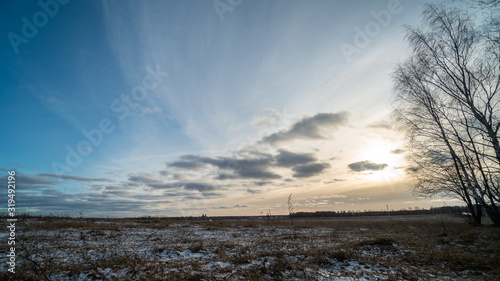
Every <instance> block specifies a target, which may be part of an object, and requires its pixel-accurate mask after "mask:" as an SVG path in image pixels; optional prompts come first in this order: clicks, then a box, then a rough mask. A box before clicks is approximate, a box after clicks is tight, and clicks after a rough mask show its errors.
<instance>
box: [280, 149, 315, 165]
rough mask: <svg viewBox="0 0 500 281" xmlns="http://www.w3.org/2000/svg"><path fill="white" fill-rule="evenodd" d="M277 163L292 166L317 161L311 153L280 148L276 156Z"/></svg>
mask: <svg viewBox="0 0 500 281" xmlns="http://www.w3.org/2000/svg"><path fill="white" fill-rule="evenodd" d="M275 159H276V164H277V165H278V166H282V167H292V166H296V165H303V164H307V163H310V162H314V161H316V158H315V157H313V156H312V155H311V154H309V153H293V152H289V151H286V150H282V149H280V150H279V153H278V155H277V156H276V157H275Z"/></svg>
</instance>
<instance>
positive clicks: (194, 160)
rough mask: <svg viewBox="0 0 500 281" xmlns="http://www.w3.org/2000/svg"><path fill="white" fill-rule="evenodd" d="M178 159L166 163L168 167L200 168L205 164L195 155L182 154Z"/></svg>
mask: <svg viewBox="0 0 500 281" xmlns="http://www.w3.org/2000/svg"><path fill="white" fill-rule="evenodd" d="M179 158H180V159H179V160H177V161H174V162H172V163H170V164H168V166H169V167H174V168H181V169H192V170H196V169H200V168H203V166H205V163H203V162H201V161H200V157H199V156H196V155H182V156H181V157H179Z"/></svg>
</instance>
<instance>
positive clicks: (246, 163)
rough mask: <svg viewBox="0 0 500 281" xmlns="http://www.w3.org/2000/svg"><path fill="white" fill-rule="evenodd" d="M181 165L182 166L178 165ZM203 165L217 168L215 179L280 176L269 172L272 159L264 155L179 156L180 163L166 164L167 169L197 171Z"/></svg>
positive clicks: (274, 177) (270, 177)
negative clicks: (256, 156)
mask: <svg viewBox="0 0 500 281" xmlns="http://www.w3.org/2000/svg"><path fill="white" fill-rule="evenodd" d="M180 163H182V164H180ZM204 164H209V165H212V166H214V167H217V168H219V169H220V170H222V171H220V172H219V176H218V177H217V179H219V180H225V179H238V178H240V179H279V178H281V176H280V175H278V174H275V173H273V172H271V171H269V169H270V167H271V166H272V164H273V158H272V157H271V156H270V155H265V156H263V157H259V158H236V157H233V158H231V157H217V158H211V157H203V156H196V155H185V156H181V160H180V161H174V162H172V163H171V164H168V166H169V167H172V165H173V167H177V168H183V169H190V168H193V169H197V168H199V167H200V166H202V165H204Z"/></svg>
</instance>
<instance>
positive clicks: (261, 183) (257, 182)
mask: <svg viewBox="0 0 500 281" xmlns="http://www.w3.org/2000/svg"><path fill="white" fill-rule="evenodd" d="M270 183H273V182H272V181H256V182H254V183H253V184H255V185H256V186H263V185H266V184H270Z"/></svg>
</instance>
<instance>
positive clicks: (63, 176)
mask: <svg viewBox="0 0 500 281" xmlns="http://www.w3.org/2000/svg"><path fill="white" fill-rule="evenodd" d="M37 176H40V177H48V178H58V179H62V180H75V181H85V182H88V181H103V182H112V180H110V179H106V178H86V177H79V176H70V175H63V174H53V173H40V174H38V175H37Z"/></svg>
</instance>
